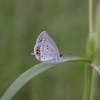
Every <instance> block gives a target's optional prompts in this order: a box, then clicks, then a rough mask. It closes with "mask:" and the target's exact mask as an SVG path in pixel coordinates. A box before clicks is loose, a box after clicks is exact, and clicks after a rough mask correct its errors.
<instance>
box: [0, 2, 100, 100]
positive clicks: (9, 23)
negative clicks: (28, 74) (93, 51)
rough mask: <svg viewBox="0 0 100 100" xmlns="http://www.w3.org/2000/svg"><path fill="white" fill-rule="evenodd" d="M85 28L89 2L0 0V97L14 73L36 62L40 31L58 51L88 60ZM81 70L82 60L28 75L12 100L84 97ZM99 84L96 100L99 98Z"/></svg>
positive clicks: (15, 74)
mask: <svg viewBox="0 0 100 100" xmlns="http://www.w3.org/2000/svg"><path fill="white" fill-rule="evenodd" d="M98 1H99V0H95V2H94V5H95V7H96V5H97V3H98ZM88 30H89V28H88V0H1V1H0V97H1V96H2V95H3V93H4V92H5V91H6V90H7V88H8V87H9V86H10V85H11V84H12V82H13V81H14V80H15V79H16V78H17V77H18V76H20V75H21V74H22V73H23V72H25V71H26V70H28V69H29V68H31V67H32V66H33V65H35V64H38V63H40V62H39V61H37V60H36V59H35V57H34V56H32V55H31V52H33V47H34V45H35V41H36V38H37V37H38V35H39V34H40V33H41V32H42V31H47V32H48V33H49V35H50V36H51V37H52V38H53V39H54V41H55V42H56V44H57V46H58V48H59V51H60V52H61V53H62V52H65V51H67V52H69V53H71V55H72V56H80V57H85V58H86V57H87V54H86V45H87V39H88V33H89V31H88ZM64 56H69V55H68V54H64ZM84 73H85V66H84V64H81V63H75V62H67V63H62V64H59V65H56V66H55V67H52V68H50V69H49V70H47V71H45V72H43V73H41V74H39V75H38V76H36V77H35V78H33V79H31V80H30V81H29V82H28V83H26V84H25V85H24V86H23V87H22V88H21V89H20V90H19V91H18V92H17V94H16V95H15V96H14V97H13V99H12V100H82V98H83V92H84V76H85V75H84ZM98 80H100V78H98ZM99 83H100V81H98V84H99ZM98 84H97V87H96V88H97V89H96V96H95V98H96V99H95V100H99V98H100V96H99V94H100V86H99V85H98Z"/></svg>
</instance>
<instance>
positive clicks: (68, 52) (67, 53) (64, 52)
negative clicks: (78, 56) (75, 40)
mask: <svg viewBox="0 0 100 100" xmlns="http://www.w3.org/2000/svg"><path fill="white" fill-rule="evenodd" d="M63 54H69V55H71V53H69V52H67V51H65V52H63V53H62V55H63Z"/></svg>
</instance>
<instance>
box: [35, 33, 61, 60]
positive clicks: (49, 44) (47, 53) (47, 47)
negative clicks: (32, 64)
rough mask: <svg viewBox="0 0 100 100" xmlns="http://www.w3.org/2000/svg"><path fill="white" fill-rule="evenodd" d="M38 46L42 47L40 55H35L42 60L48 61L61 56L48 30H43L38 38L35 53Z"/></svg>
mask: <svg viewBox="0 0 100 100" xmlns="http://www.w3.org/2000/svg"><path fill="white" fill-rule="evenodd" d="M37 48H39V49H40V55H35V56H36V58H37V59H38V60H40V61H48V60H52V59H56V58H58V57H59V56H60V53H59V50H58V48H57V46H56V44H55V42H54V41H53V39H52V38H51V37H50V36H49V34H48V33H47V32H46V31H43V32H42V33H41V34H40V35H39V36H38V38H37V40H36V45H35V47H34V53H35V52H36V50H37Z"/></svg>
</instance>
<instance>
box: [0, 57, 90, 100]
mask: <svg viewBox="0 0 100 100" xmlns="http://www.w3.org/2000/svg"><path fill="white" fill-rule="evenodd" d="M66 61H68V62H69V61H72V62H73V61H74V62H77V61H79V62H90V60H89V59H85V58H80V57H63V58H61V59H59V61H48V62H42V63H40V64H37V65H35V66H33V67H32V68H30V69H29V70H27V71H25V72H24V73H23V74H22V75H20V76H19V77H18V78H17V79H16V80H15V81H14V82H13V83H12V84H11V86H10V87H9V88H8V90H7V91H6V92H5V93H4V95H3V96H2V97H1V100H10V99H11V98H12V97H13V96H14V95H15V94H16V92H17V91H18V90H19V89H20V88H21V87H22V86H23V85H24V84H26V83H27V82H28V81H29V80H30V79H31V78H33V77H34V76H36V75H38V74H40V73H42V72H43V71H45V70H47V69H49V68H51V67H53V66H54V65H57V64H59V63H62V62H66Z"/></svg>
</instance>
